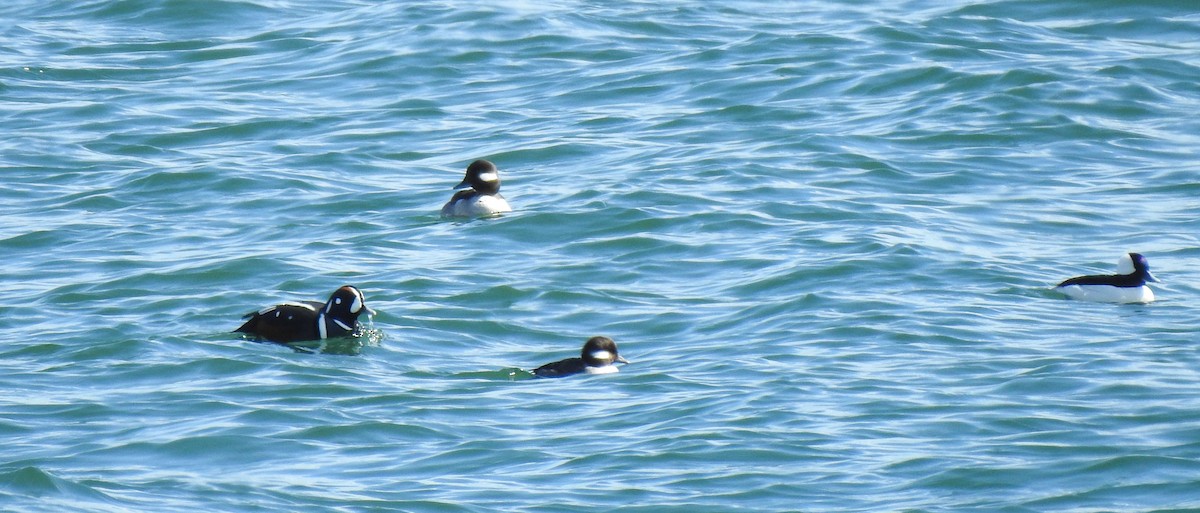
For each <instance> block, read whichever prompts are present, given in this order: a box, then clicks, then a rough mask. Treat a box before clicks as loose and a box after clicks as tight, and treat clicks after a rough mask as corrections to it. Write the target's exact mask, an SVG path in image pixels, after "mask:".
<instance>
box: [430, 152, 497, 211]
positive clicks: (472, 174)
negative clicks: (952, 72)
mask: <svg viewBox="0 0 1200 513" xmlns="http://www.w3.org/2000/svg"><path fill="white" fill-rule="evenodd" d="M454 188H455V189H463V188H467V189H466V190H462V191H458V192H456V193H454V196H452V197H450V201H447V202H446V204H445V205H444V206H443V207H442V217H483V216H492V215H497V214H501V213H504V212H512V207H510V206H508V201H506V200H505V199H504V196H501V195H500V171H499V170H497V169H496V165H495V164H492V163H491V162H489V161H486V160H482V159H480V160H476V161H475V162H472V163H471V165H470V166H467V175H466V176H465V177H463V180H462V182H461V183H459V184H458V185H456V186H454Z"/></svg>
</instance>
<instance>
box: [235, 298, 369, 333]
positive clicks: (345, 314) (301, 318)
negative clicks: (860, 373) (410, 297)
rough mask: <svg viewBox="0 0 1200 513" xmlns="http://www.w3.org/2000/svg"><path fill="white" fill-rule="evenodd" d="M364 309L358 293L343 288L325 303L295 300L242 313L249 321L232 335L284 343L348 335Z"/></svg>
mask: <svg viewBox="0 0 1200 513" xmlns="http://www.w3.org/2000/svg"><path fill="white" fill-rule="evenodd" d="M363 312H366V313H367V314H369V315H375V311H374V310H372V309H370V308H368V307H367V304H366V300H365V299H364V297H363V293H362V291H360V290H358V289H357V288H355V287H353V286H351V285H345V286H342V287H341V288H339V289H337V290H336V291H334V293H333V295H331V296H329V301H326V302H324V303H321V302H319V301H298V302H289V303H281V304H278V305H275V306H268V307H266V308H263V309H262V310H259V311H257V312H251V313H249V314H246V316H245V318H248V319H249V320H248V321H246V322H245V324H242V326H241V327H240V328H238V329H236V330H233V331H234V332H235V333H246V334H249V335H253V336H254V337H255V338H256V339H257V340H269V341H271V342H279V343H288V342H301V341H306V340H324V339H327V338H335V337H344V336H347V335H351V334H353V333H354V332H355V330H357V329H358V327H359V323H358V317H359V316H360V315H362V314H363Z"/></svg>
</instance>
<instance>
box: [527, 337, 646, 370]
mask: <svg viewBox="0 0 1200 513" xmlns="http://www.w3.org/2000/svg"><path fill="white" fill-rule="evenodd" d="M614 362H621V363H629V360H626V359H625V358H623V357H622V356H621V355H620V354H618V353H617V343H616V342H613V341H612V339H611V338H608V337H592V338H589V339H588V341H587V342H586V343H584V344H583V352H582V354H580V357H579V358H567V359H566V360H560V361H557V362H554V363H547V364H546V365H543V366H541V367H538V368H536V369H533V373H534V374H536V375H537V376H538V377H539V378H561V377H564V376H570V375H572V374H581V373H587V374H611V373H614V372H617V371H618V370H619V369H617V366H616V365H613V363H614Z"/></svg>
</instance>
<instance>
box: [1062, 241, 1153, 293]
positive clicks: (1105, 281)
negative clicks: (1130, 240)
mask: <svg viewBox="0 0 1200 513" xmlns="http://www.w3.org/2000/svg"><path fill="white" fill-rule="evenodd" d="M1117 272H1119V273H1121V274H1109V275H1094V276H1078V277H1075V278H1071V279H1069V280H1066V281H1064V282H1062V283H1059V284H1058V286H1056V287H1054V288H1055V290H1058V291H1059V292H1062V293H1063V294H1066V295H1067V296H1068V297H1070V298H1072V299H1081V300H1084V301H1102V302H1108V303H1149V302H1151V301H1154V291H1153V290H1150V287H1147V286H1146V282H1148V281H1153V282H1157V281H1158V278H1155V277H1154V275H1153V274H1150V264H1149V263H1148V262H1146V257H1144V256H1142V255H1140V254H1138V253H1129V254H1127V255H1121V258H1120V260H1118V261H1117Z"/></svg>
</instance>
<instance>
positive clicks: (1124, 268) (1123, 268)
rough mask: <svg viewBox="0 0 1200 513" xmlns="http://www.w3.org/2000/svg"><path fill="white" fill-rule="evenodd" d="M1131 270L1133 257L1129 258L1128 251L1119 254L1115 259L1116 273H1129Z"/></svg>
mask: <svg viewBox="0 0 1200 513" xmlns="http://www.w3.org/2000/svg"><path fill="white" fill-rule="evenodd" d="M1132 272H1133V259H1132V258H1129V253H1125V254H1124V255H1121V258H1120V259H1119V260H1117V274H1129V273H1132Z"/></svg>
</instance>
